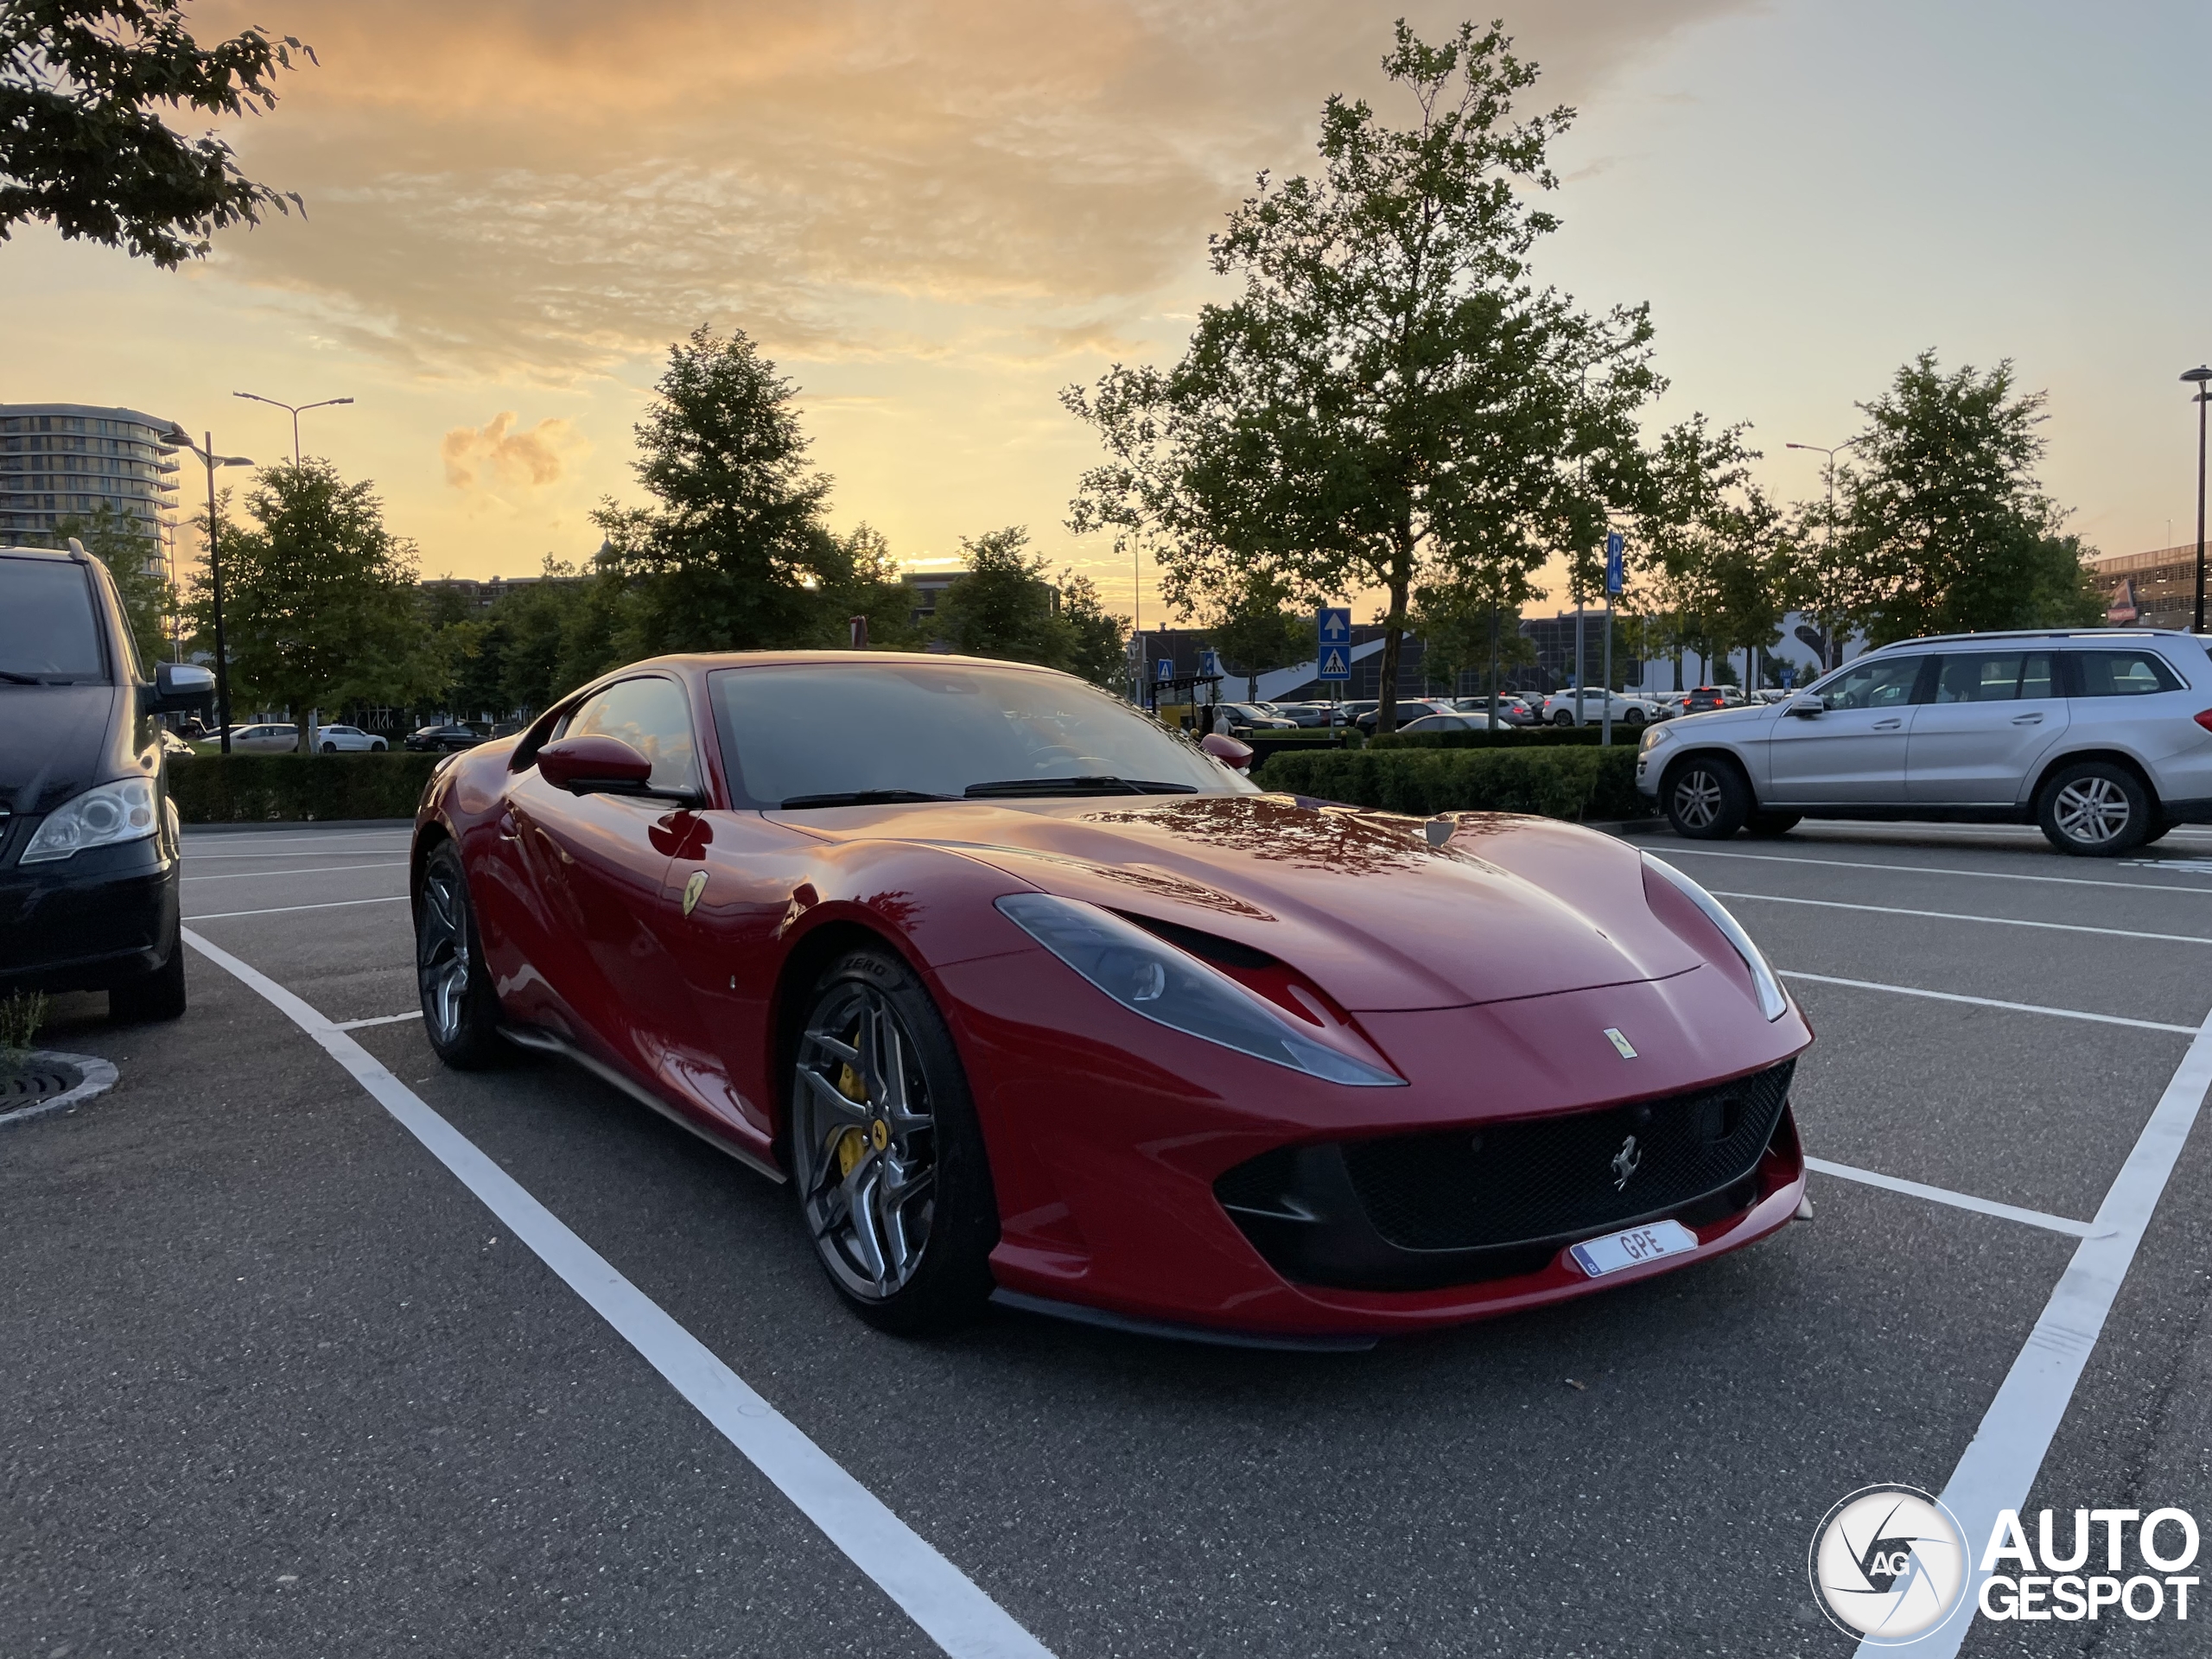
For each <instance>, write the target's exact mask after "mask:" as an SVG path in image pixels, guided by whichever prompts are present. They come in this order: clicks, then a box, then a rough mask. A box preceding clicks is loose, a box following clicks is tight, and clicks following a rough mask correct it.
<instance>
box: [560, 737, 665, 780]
mask: <svg viewBox="0 0 2212 1659" xmlns="http://www.w3.org/2000/svg"><path fill="white" fill-rule="evenodd" d="M537 772H538V775H539V776H540V777H542V778H543V779H545V781H546V782H547V783H549V784H550V785H553V787H554V788H556V789H565V790H567V791H569V793H570V794H571V795H593V794H605V795H642V794H644V793H645V788H646V786H647V785H649V784H651V783H652V777H653V763H652V761H650V760H646V759H645V756H644V755H642V754H639V753H638V752H637V751H636V750H635V749H633V748H632V747H630V746H629V745H628V744H627V743H625V742H624V741H622V740H621V739H620V738H619V737H604V736H601V735H598V734H593V735H591V736H588V737H564V738H563V739H562V740H561V741H559V742H557V743H548V744H546V745H544V746H543V747H541V748H540V749H539V750H538V751H537Z"/></svg>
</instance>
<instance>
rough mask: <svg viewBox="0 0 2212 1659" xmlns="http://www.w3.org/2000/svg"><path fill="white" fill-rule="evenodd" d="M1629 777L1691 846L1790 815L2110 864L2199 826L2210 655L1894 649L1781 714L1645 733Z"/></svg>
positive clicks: (1961, 640) (2112, 648)
mask: <svg viewBox="0 0 2212 1659" xmlns="http://www.w3.org/2000/svg"><path fill="white" fill-rule="evenodd" d="M1636 783H1637V788H1638V789H1639V790H1641V791H1643V793H1644V794H1646V795H1648V796H1651V797H1653V798H1655V799H1656V801H1657V803H1658V804H1659V807H1660V809H1661V810H1662V811H1664V812H1665V813H1666V815H1667V817H1668V818H1669V820H1670V821H1671V822H1672V823H1673V824H1674V826H1675V829H1676V831H1677V832H1678V833H1680V834H1681V835H1685V836H1694V837H1696V838H1698V839H1700V840H1711V839H1714V838H1717V837H1724V836H1732V835H1734V834H1735V833H1736V832H1737V831H1738V829H1751V831H1752V832H1753V833H1755V834H1765V835H1779V834H1781V833H1783V831H1785V830H1787V829H1790V828H1791V827H1792V826H1794V825H1795V824H1796V823H1798V821H1799V820H1800V819H1801V818H1805V817H1824V818H1877V819H1925V820H1936V821H1949V822H1964V823H2035V824H2037V825H2039V826H2040V827H2041V828H2042V829H2043V832H2044V836H2045V838H2046V839H2048V840H2049V841H2050V843H2051V845H2053V846H2054V847H2056V848H2057V849H2059V850H2060V851H2062V852H2067V853H2075V854H2081V855H2088V856H2093V857H2110V856H2113V855H2119V854H2121V853H2126V852H2128V851H2131V850H2132V849H2135V848H2137V847H2140V846H2142V845H2144V844H2145V842H2152V841H2156V840H2158V838H2159V837H2160V836H2163V835H2164V834H2165V833H2166V832H2167V831H2168V830H2169V829H2172V828H2173V827H2174V825H2176V824H2177V823H2212V656H2208V655H2207V653H2206V649H2205V645H2204V643H2203V642H2202V640H2200V639H2196V638H2195V637H2193V636H2191V635H2190V634H2186V633H2177V632H2168V631H2166V630H2163V629H2150V628H2144V629H2135V628H2125V629H2123V628H2106V629H2100V630H2096V631H2094V632H2087V631H2085V632H2052V631H2031V632H2010V633H1975V634H1958V635H1948V636H1941V637H1937V638H1933V639H1908V640H1902V641H1900V642H1898V643H1897V644H1896V645H1885V646H1883V647H1881V648H1880V649H1879V650H1878V651H1871V652H1867V653H1866V655H1865V656H1863V657H1858V658H1853V660H1852V661H1850V662H1848V663H1847V664H1844V665H1843V666H1842V667H1841V668H1840V669H1837V670H1836V671H1834V673H1832V674H1829V675H1827V676H1826V677H1823V678H1821V679H1819V680H1816V681H1815V682H1814V683H1813V684H1812V685H1811V686H1809V687H1808V688H1807V689H1806V690H1802V691H1800V692H1797V693H1796V694H1794V695H1793V696H1789V698H1787V699H1786V700H1784V701H1783V702H1778V703H1773V704H1768V703H1760V702H1754V703H1751V704H1749V705H1748V706H1745V707H1741V708H1735V709H1719V710H1716V711H1714V712H1712V713H1709V714H1700V715H1694V716H1693V717H1692V718H1690V719H1688V720H1682V721H1673V722H1670V723H1669V725H1667V726H1663V727H1655V728H1652V729H1651V730H1650V731H1649V732H1647V733H1646V734H1644V738H1643V747H1642V748H1641V750H1640V751H1639V752H1638V753H1637V768H1636Z"/></svg>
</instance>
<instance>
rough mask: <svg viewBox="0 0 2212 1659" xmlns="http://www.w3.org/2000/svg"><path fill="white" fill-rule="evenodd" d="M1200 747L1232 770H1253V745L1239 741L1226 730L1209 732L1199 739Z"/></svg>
mask: <svg viewBox="0 0 2212 1659" xmlns="http://www.w3.org/2000/svg"><path fill="white" fill-rule="evenodd" d="M1198 747H1200V748H1202V749H1204V750H1205V752H1206V753H1208V754H1210V755H1211V756H1213V758H1214V759H1215V760H1218V761H1220V762H1221V763H1222V765H1224V766H1227V767H1228V768H1229V769H1230V771H1231V772H1249V771H1251V770H1252V749H1251V746H1250V745H1249V744H1246V743H1239V742H1238V741H1236V739H1235V738H1233V737H1231V736H1230V735H1229V734H1227V733H1226V732H1209V733H1207V734H1205V736H1204V737H1202V738H1200V739H1199V740H1198Z"/></svg>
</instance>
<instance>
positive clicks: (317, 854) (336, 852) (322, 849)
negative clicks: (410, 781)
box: [184, 836, 407, 859]
mask: <svg viewBox="0 0 2212 1659" xmlns="http://www.w3.org/2000/svg"><path fill="white" fill-rule="evenodd" d="M406 850H407V843H406V842H404V841H395V842H392V843H391V845H390V846H388V847H334V846H331V845H329V844H328V843H327V842H317V843H316V844H315V846H313V847H309V848H306V849H302V851H299V852H296V853H278V852H259V853H203V852H201V851H200V843H198V842H194V840H193V839H192V837H191V836H186V837H185V838H184V855H185V856H186V857H187V858H210V859H212V858H222V859H238V858H369V857H372V856H374V855H376V854H378V853H404V852H405V851H406Z"/></svg>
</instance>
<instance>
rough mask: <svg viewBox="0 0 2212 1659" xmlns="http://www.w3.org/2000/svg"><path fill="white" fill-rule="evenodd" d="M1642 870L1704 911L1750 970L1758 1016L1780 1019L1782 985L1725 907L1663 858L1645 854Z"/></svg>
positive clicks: (1784, 1004)
mask: <svg viewBox="0 0 2212 1659" xmlns="http://www.w3.org/2000/svg"><path fill="white" fill-rule="evenodd" d="M1643 868H1646V869H1648V870H1649V871H1650V872H1651V873H1652V874H1654V875H1656V876H1657V877H1658V878H1659V879H1660V880H1662V881H1664V882H1666V883H1667V884H1668V885H1669V886H1670V887H1673V888H1674V889H1675V892H1677V893H1681V895H1682V897H1683V898H1685V899H1688V900H1689V901H1690V903H1692V904H1694V905H1695V906H1697V907H1698V908H1699V909H1700V910H1701V911H1703V912H1705V919H1706V920H1707V921H1708V922H1711V923H1712V924H1713V925H1714V926H1715V927H1717V928H1719V930H1720V931H1721V933H1722V935H1723V936H1724V937H1726V939H1727V941H1728V943H1729V944H1732V945H1734V946H1735V947H1736V954H1737V955H1738V956H1739V957H1742V958H1743V959H1744V966H1745V967H1746V968H1748V969H1751V985H1752V987H1753V988H1754V989H1756V990H1757V991H1758V998H1759V1012H1760V1013H1761V1014H1764V1015H1766V1017H1767V1018H1768V1019H1769V1020H1779V1019H1781V1018H1782V1016H1783V1014H1787V1013H1789V997H1788V995H1785V994H1784V993H1783V988H1782V982H1781V981H1780V980H1778V979H1777V978H1776V977H1775V976H1774V969H1772V968H1770V967H1769V966H1768V965H1767V960H1766V957H1765V955H1764V953H1763V952H1762V951H1761V950H1759V948H1758V946H1757V945H1756V944H1752V943H1751V935H1750V934H1748V933H1746V932H1745V931H1744V925H1743V924H1742V923H1741V922H1739V921H1738V920H1737V919H1736V918H1734V917H1733V916H1731V915H1730V914H1729V913H1728V907H1727V906H1726V905H1724V904H1722V903H1721V902H1720V901H1719V899H1716V898H1714V897H1713V895H1712V894H1711V893H1707V891H1706V890H1705V889H1704V888H1703V887H1700V886H1698V884H1697V883H1696V882H1694V881H1693V880H1690V879H1689V877H1688V876H1687V875H1684V874H1682V873H1681V871H1680V870H1678V869H1676V868H1675V867H1674V866H1673V865H1671V864H1669V862H1667V861H1666V860H1665V859H1663V858H1654V857H1653V856H1652V855H1650V854H1649V853H1646V854H1644V855H1643Z"/></svg>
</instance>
